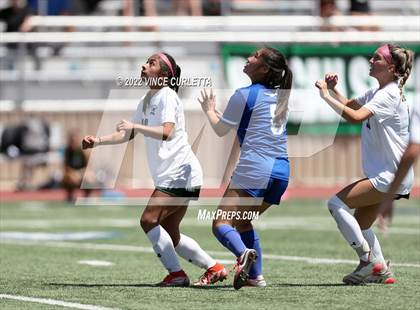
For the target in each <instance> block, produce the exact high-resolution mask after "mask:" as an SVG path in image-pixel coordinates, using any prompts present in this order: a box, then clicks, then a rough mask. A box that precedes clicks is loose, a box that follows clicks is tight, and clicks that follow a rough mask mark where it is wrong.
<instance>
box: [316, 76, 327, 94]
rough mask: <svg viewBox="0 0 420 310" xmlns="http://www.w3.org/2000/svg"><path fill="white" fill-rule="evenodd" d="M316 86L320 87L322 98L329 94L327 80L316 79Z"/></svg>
mask: <svg viewBox="0 0 420 310" xmlns="http://www.w3.org/2000/svg"><path fill="white" fill-rule="evenodd" d="M315 86H316V87H317V88H318V89H319V94H320V96H321V98H325V97H327V96H328V95H329V93H328V85H327V82H325V81H324V80H318V81H316V82H315Z"/></svg>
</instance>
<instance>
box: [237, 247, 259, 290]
mask: <svg viewBox="0 0 420 310" xmlns="http://www.w3.org/2000/svg"><path fill="white" fill-rule="evenodd" d="M256 259H257V251H255V250H254V249H246V250H245V252H244V253H243V254H242V255H241V257H239V258H238V262H237V263H236V266H235V276H234V278H233V287H234V288H235V290H239V289H240V288H241V287H242V286H244V285H245V284H246V282H247V280H248V278H249V270H250V269H251V266H252V264H253V263H254V262H255V260H256Z"/></svg>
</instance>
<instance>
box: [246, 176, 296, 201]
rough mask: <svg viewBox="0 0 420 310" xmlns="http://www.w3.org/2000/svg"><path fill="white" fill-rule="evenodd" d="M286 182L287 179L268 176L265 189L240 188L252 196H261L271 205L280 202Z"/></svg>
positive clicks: (287, 182)
mask: <svg viewBox="0 0 420 310" xmlns="http://www.w3.org/2000/svg"><path fill="white" fill-rule="evenodd" d="M288 184H289V181H285V180H280V179H275V178H270V180H269V181H268V184H267V188H266V189H249V188H242V190H244V191H245V192H247V193H248V194H250V195H251V196H252V197H254V198H260V197H263V198H264V202H266V203H269V204H272V205H278V204H280V200H281V196H283V194H284V192H285V191H286V188H287V185H288Z"/></svg>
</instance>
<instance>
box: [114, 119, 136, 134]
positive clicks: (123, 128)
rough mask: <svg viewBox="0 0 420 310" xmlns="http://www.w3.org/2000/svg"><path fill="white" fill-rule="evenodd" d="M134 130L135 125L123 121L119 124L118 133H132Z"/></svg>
mask: <svg viewBox="0 0 420 310" xmlns="http://www.w3.org/2000/svg"><path fill="white" fill-rule="evenodd" d="M133 129H134V124H133V123H131V122H129V121H127V120H125V119H122V120H120V121H119V123H118V124H117V131H128V132H131V130H133Z"/></svg>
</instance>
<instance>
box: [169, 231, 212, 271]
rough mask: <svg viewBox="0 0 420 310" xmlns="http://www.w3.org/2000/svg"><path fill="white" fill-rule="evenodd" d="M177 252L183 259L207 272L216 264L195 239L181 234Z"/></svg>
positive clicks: (176, 248)
mask: <svg viewBox="0 0 420 310" xmlns="http://www.w3.org/2000/svg"><path fill="white" fill-rule="evenodd" d="M175 251H176V252H177V253H178V255H179V256H181V257H182V258H183V259H185V260H187V261H189V262H190V263H192V264H194V265H196V266H197V267H200V268H203V269H206V270H207V269H209V268H210V267H213V266H214V265H215V264H216V261H215V260H214V259H213V258H211V257H210V255H208V254H207V253H206V252H205V251H204V250H203V249H202V248H201V247H200V245H199V244H198V243H197V242H196V241H195V240H194V239H192V238H190V237H188V236H186V235H183V234H181V238H180V239H179V243H178V245H177V246H176V247H175Z"/></svg>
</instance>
